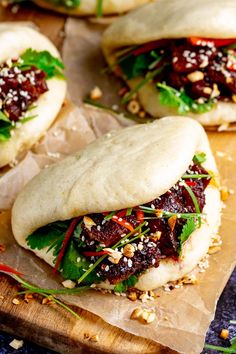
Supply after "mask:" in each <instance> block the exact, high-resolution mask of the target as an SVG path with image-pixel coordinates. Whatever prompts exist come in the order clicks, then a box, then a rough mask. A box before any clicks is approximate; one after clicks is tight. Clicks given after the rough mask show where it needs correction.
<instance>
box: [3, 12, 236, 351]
mask: <svg viewBox="0 0 236 354" xmlns="http://www.w3.org/2000/svg"><path fill="white" fill-rule="evenodd" d="M65 20H66V17H65V16H60V15H55V14H53V13H48V12H47V13H46V12H44V11H42V10H39V9H37V8H36V7H34V6H33V5H32V6H31V5H25V6H22V7H21V8H20V10H19V11H18V12H17V13H16V14H14V13H12V12H11V11H10V10H9V9H3V8H2V9H0V21H32V22H34V23H35V24H36V25H37V26H38V27H39V28H40V30H41V31H42V32H43V33H44V34H46V35H47V36H48V37H49V38H50V39H51V40H52V41H53V42H54V43H55V44H56V45H57V47H59V48H60V47H61V45H62V42H63V28H64V23H65ZM211 138H212V139H213V140H218V139H219V140H220V141H221V145H222V146H224V144H226V143H227V141H228V137H227V136H225V137H224V134H221V135H220V136H218V135H217V134H215V133H212V134H211ZM231 138H233V137H231ZM16 291H17V288H16V284H15V283H14V282H13V281H12V280H11V279H9V278H8V277H5V276H0V295H1V296H2V297H3V298H2V297H1V298H0V329H1V330H4V331H7V332H9V333H12V334H14V335H17V336H19V337H21V338H26V339H28V340H31V341H33V342H35V343H37V344H40V345H42V346H45V347H48V348H50V349H54V350H56V351H58V352H60V353H70V354H74V353H76V354H79V353H86V354H89V353H114V354H124V353H126V354H128V353H130V354H141V353H143V354H154V353H159V354H160V353H163V354H164V353H165V354H170V353H172V354H173V353H176V352H174V351H172V350H170V349H168V348H164V347H161V346H160V345H158V344H156V343H154V342H152V341H150V340H145V339H143V338H138V337H136V336H133V335H131V334H129V333H126V332H124V331H122V330H120V329H118V328H116V327H113V326H111V325H109V324H107V323H105V322H104V321H103V320H102V319H100V318H99V317H97V316H95V315H93V314H91V313H89V312H87V311H84V310H80V309H78V308H74V310H75V311H76V312H78V313H79V315H80V316H81V320H80V321H78V320H76V319H74V318H73V317H72V316H71V315H70V314H68V313H67V312H66V311H64V310H63V309H61V308H59V307H58V306H55V305H41V304H40V302H39V301H37V300H32V301H30V302H29V303H25V302H24V301H22V303H21V304H20V305H14V304H13V303H12V299H13V298H14V296H15V294H16ZM104 301H105V299H104ZM146 330H147V331H148V326H147V329H146ZM86 334H88V335H90V336H93V335H98V341H97V342H93V341H90V340H88V339H86V338H85V336H86Z"/></svg>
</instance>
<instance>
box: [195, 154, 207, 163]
mask: <svg viewBox="0 0 236 354" xmlns="http://www.w3.org/2000/svg"><path fill="white" fill-rule="evenodd" d="M205 161H206V154H205V152H200V153H199V154H196V155H194V156H193V162H195V163H198V164H200V165H201V164H202V163H203V162H205Z"/></svg>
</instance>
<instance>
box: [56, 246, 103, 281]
mask: <svg viewBox="0 0 236 354" xmlns="http://www.w3.org/2000/svg"><path fill="white" fill-rule="evenodd" d="M89 265H90V262H89V261H88V260H87V259H86V258H85V257H84V256H83V255H82V254H81V253H80V252H79V251H78V249H77V248H76V247H75V245H74V243H73V242H70V245H69V247H68V248H67V250H66V253H65V255H64V257H63V260H62V262H61V266H60V270H61V274H62V276H63V278H65V279H70V280H78V279H79V278H80V277H81V276H82V275H83V274H84V273H85V272H86V270H87V269H88V268H89ZM100 281H101V278H99V277H98V276H97V275H96V271H92V272H91V273H90V274H89V275H88V276H87V277H86V279H85V280H84V283H85V284H93V283H96V282H100Z"/></svg>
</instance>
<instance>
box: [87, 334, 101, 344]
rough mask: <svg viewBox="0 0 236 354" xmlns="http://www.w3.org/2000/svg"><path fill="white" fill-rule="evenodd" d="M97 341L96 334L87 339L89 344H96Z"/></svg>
mask: <svg viewBox="0 0 236 354" xmlns="http://www.w3.org/2000/svg"><path fill="white" fill-rule="evenodd" d="M98 340H99V336H98V334H93V335H92V336H91V337H90V338H89V341H90V342H94V343H96V342H98Z"/></svg>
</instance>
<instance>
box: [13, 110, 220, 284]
mask: <svg viewBox="0 0 236 354" xmlns="http://www.w3.org/2000/svg"><path fill="white" fill-rule="evenodd" d="M199 151H201V152H204V153H205V154H206V157H207V159H206V162H205V163H204V168H206V169H208V170H211V171H212V172H213V173H214V174H215V175H216V176H217V175H218V172H217V168H216V165H215V161H214V158H213V155H212V152H211V150H210V146H209V143H208V139H207V136H206V134H205V132H204V130H203V128H202V127H201V126H200V125H199V124H198V123H197V122H195V121H194V120H192V119H190V118H182V117H180V118H179V119H176V117H167V118H163V119H160V120H158V121H155V122H154V123H152V124H148V125H136V126H133V127H130V128H126V129H123V130H120V131H116V132H112V133H108V134H107V135H105V136H103V137H101V138H99V139H98V140H96V141H95V142H93V143H91V144H90V145H88V146H87V147H86V148H85V149H84V150H83V151H80V152H78V153H76V154H74V155H71V156H69V157H67V158H65V159H64V160H63V161H61V162H59V163H57V164H55V165H53V166H50V167H49V168H47V169H45V170H43V171H42V172H41V173H40V174H39V175H37V176H36V177H35V178H33V179H32V180H31V181H30V182H29V184H28V185H26V187H25V188H24V189H23V191H22V192H21V193H20V194H19V196H18V197H17V199H16V201H15V204H14V206H13V210H12V228H13V234H14V236H15V239H16V241H17V242H18V243H19V244H20V245H21V246H22V247H24V248H26V249H30V248H29V246H28V245H27V243H26V238H27V236H28V235H30V234H31V233H32V232H34V231H35V230H37V229H38V228H40V227H42V226H45V225H47V224H49V223H52V222H54V221H58V220H67V219H71V218H73V217H77V216H81V215H86V214H90V213H101V212H104V211H112V210H120V209H123V208H127V207H134V206H137V205H142V204H144V203H147V202H149V201H151V200H153V199H154V198H157V197H158V196H160V195H162V194H164V193H165V192H166V191H168V190H169V188H171V187H172V186H173V185H174V184H175V183H176V182H177V181H178V180H179V178H180V177H181V176H182V175H183V174H184V173H185V171H186V170H187V168H188V166H189V165H190V163H191V161H192V158H193V156H194V154H195V153H196V152H199ZM205 195H206V204H205V207H204V209H203V212H204V213H206V221H203V222H202V226H201V227H200V228H198V229H196V230H195V231H194V232H193V233H192V234H191V236H190V237H189V238H188V240H187V241H186V242H185V243H184V246H183V251H182V256H181V259H180V261H178V262H176V261H174V260H172V259H168V258H167V259H165V260H161V261H160V266H159V267H158V268H150V269H149V270H147V271H146V272H145V273H143V275H141V276H140V277H139V281H138V283H137V285H136V287H137V288H139V289H141V290H150V289H154V288H156V287H158V286H161V285H163V284H165V283H166V282H168V281H172V280H177V279H179V278H181V277H182V276H184V275H185V274H186V273H188V272H190V271H191V270H192V269H193V268H195V267H196V265H197V263H198V262H199V261H200V260H201V258H202V257H203V256H204V255H205V254H206V253H207V251H208V248H209V245H210V242H211V237H212V235H213V234H215V233H216V232H217V229H218V227H219V224H220V209H221V203H220V195H219V190H218V188H217V187H216V186H215V185H214V184H209V185H208V187H207V188H206V190H205ZM33 252H34V253H35V254H36V255H37V256H38V257H40V258H42V259H44V260H45V261H46V262H47V263H49V264H50V265H51V266H53V265H54V264H53V255H52V251H49V252H47V249H42V250H34V251H33ZM102 286H104V287H106V286H107V284H106V283H105V284H102Z"/></svg>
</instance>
